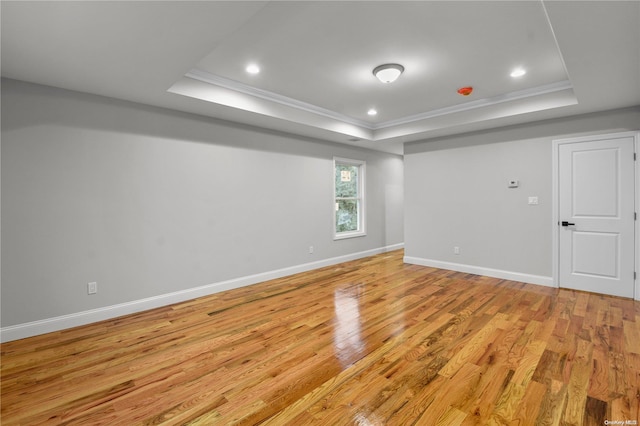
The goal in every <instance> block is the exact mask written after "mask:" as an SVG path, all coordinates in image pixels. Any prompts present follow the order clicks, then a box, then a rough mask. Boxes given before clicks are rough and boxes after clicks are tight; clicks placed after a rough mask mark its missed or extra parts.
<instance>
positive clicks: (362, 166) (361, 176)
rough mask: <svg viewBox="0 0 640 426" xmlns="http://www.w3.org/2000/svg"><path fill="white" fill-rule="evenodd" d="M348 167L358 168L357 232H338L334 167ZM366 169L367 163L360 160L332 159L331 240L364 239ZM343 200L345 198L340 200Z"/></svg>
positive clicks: (365, 233)
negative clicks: (340, 165)
mask: <svg viewBox="0 0 640 426" xmlns="http://www.w3.org/2000/svg"><path fill="white" fill-rule="evenodd" d="M339 164H342V165H348V166H356V167H358V197H356V199H357V200H358V230H356V231H346V232H338V230H337V226H336V225H337V224H336V201H337V200H338V199H339V198H338V197H336V166H337V165H339ZM366 168H367V163H366V162H365V161H362V160H352V159H349V158H341V157H333V170H332V172H333V173H332V176H331V182H332V185H333V202H332V206H333V208H332V218H333V219H332V221H333V239H334V240H344V239H346V238H355V237H364V236H365V235H367V232H366V196H365V186H366V185H365V182H366ZM340 199H342V200H344V199H345V198H340Z"/></svg>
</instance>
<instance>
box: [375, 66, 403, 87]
mask: <svg viewBox="0 0 640 426" xmlns="http://www.w3.org/2000/svg"><path fill="white" fill-rule="evenodd" d="M403 71H404V67H403V66H402V65H400V64H384V65H380V66H377V67H375V68H374V69H373V75H375V76H376V77H378V80H380V81H381V82H383V83H393V82H394V81H396V79H397V78H398V77H400V74H402V72H403Z"/></svg>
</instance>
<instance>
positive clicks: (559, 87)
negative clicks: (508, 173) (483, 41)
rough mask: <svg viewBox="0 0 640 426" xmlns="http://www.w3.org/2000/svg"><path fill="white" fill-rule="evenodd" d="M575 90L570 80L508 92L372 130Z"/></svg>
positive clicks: (390, 121)
mask: <svg viewBox="0 0 640 426" xmlns="http://www.w3.org/2000/svg"><path fill="white" fill-rule="evenodd" d="M567 89H573V86H572V85H571V82H570V81H569V80H563V81H559V82H556V83H551V84H545V85H543V86H538V87H531V88H528V89H523V90H518V91H515V92H508V93H505V94H502V95H498V96H493V97H491V98H484V99H478V100H475V101H471V102H465V103H463V104H459V105H453V106H450V107H444V108H438V109H434V110H431V111H426V112H422V113H420V114H415V115H409V116H406V117H402V118H399V119H397V120H389V121H385V122H382V123H379V124H377V125H374V126H373V128H372V129H371V130H379V129H386V128H389V127H395V126H401V125H404V124H410V123H414V122H416V121H421V120H426V119H429V118H434V117H439V116H443V115H449V114H456V113H459V112H464V111H470V110H473V109H477V108H485V107H490V106H494V105H498V104H501V103H504V102H511V101H516V100H521V99H526V98H531V97H535V96H540V95H547V94H550V93H555V92H561V91H563V90H567Z"/></svg>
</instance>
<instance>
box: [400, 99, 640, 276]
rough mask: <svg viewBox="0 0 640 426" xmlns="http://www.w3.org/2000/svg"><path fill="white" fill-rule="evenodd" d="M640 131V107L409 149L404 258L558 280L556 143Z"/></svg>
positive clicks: (497, 131)
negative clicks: (532, 200)
mask: <svg viewBox="0 0 640 426" xmlns="http://www.w3.org/2000/svg"><path fill="white" fill-rule="evenodd" d="M639 127H640V108H638V107H636V108H630V109H624V110H616V111H609V112H604V113H599V114H590V115H583V116H578V117H573V118H567V119H556V120H549V121H545V122H538V123H533V124H528V125H521V126H514V127H508V128H502V129H496V130H492V131H484V132H479V133H475V134H468V135H461V136H456V137H448V138H442V139H437V140H431V141H427V142H421V143H413V144H408V145H405V231H406V232H405V256H407V257H414V258H419V259H427V260H430V261H438V262H449V263H456V264H460V265H469V266H473V267H481V268H490V269H497V270H500V271H507V272H515V273H520V274H529V275H534V276H542V277H551V276H552V258H551V257H552V254H551V252H552V226H554V225H553V223H552V210H551V209H552V200H551V193H552V188H551V179H552V148H551V147H552V140H554V139H559V138H564V137H571V136H579V135H586V134H594V133H609V132H617V131H628V130H635V129H638V128H639ZM510 179H517V180H519V181H520V187H519V188H515V189H510V188H508V187H507V183H508V181H509V180H510ZM529 196H537V197H538V200H539V204H538V205H528V203H527V202H528V197H529ZM454 246H458V247H460V254H459V255H456V254H454V250H453V248H454Z"/></svg>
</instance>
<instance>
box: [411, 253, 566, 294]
mask: <svg viewBox="0 0 640 426" xmlns="http://www.w3.org/2000/svg"><path fill="white" fill-rule="evenodd" d="M404 262H405V263H411V264H414V265H420V266H430V267H432V268H440V269H449V270H451V271H457V272H464V273H467V274H476V275H484V276H487V277H493V278H501V279H503V280H510V281H518V282H523V283H527V284H537V285H543V286H546V287H557V286H556V285H555V284H554V283H553V278H552V277H545V276H542V275H532V274H523V273H521V272H511V271H503V270H500V269H492V268H484V267H481V266H473V265H464V264H461V263H452V262H443V261H440V260H432V259H422V258H419V257H411V256H405V257H404Z"/></svg>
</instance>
